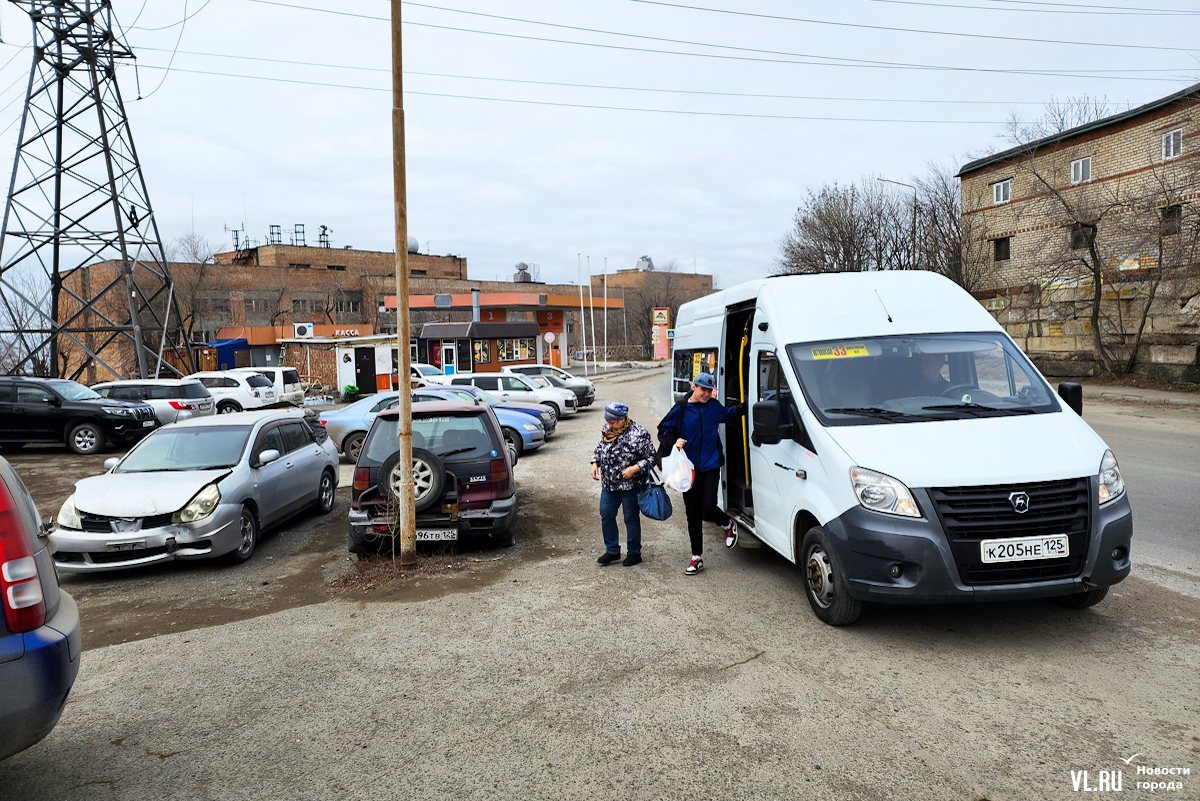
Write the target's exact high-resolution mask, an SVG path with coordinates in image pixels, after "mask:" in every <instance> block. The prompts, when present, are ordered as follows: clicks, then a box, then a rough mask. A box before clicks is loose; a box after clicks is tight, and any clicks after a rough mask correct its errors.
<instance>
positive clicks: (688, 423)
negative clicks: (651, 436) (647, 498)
mask: <svg viewBox="0 0 1200 801" xmlns="http://www.w3.org/2000/svg"><path fill="white" fill-rule="evenodd" d="M743 409H744V407H743V406H742V404H738V405H737V406H730V407H729V408H728V409H726V408H725V407H724V406H722V405H721V402H720V401H718V400H717V399H716V398H709V400H708V402H707V403H688V402H687V401H684V402H682V403H677V404H675V405H674V406H672V407H671V411H669V412H667V416H666V417H664V418H663V419H662V421H661V422H660V423H659V424H658V441H659V444H660V452H662V453H664V454H666V453H670V449H671V448H673V447H675V440H677V439H679V438H680V437H683V438H684V439H686V440H687V444H686V445H684V446H683V452H684V453H685V454H687V458H689V459H691V461H692V464H693V465H695V466H696V472H697V473H705V472H708V471H709V470H716V469H718V468H720V466H721V462H722V459H721V439H720V436H719V435H718V430H717V426H719V425H721V423H727V422H729V421H730V420H735V419H737V417H738V416H739V415H741V414H742V412H743Z"/></svg>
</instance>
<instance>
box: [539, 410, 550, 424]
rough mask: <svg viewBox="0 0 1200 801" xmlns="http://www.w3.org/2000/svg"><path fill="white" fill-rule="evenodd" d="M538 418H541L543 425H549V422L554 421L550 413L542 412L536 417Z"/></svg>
mask: <svg viewBox="0 0 1200 801" xmlns="http://www.w3.org/2000/svg"><path fill="white" fill-rule="evenodd" d="M538 417H540V418H541V420H542V422H543V423H549V422H550V421H551V420H553V419H554V416H553V415H551V414H550V412H542V413H541V414H539V415H538Z"/></svg>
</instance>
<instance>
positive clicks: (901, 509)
mask: <svg viewBox="0 0 1200 801" xmlns="http://www.w3.org/2000/svg"><path fill="white" fill-rule="evenodd" d="M850 483H851V484H852V485H853V486H854V496H855V497H856V498H858V502H859V503H860V504H862V506H863V507H864V508H866V509H870V510H871V511H872V512H883V513H884V514H889V515H901V516H903V517H920V516H921V512H920V510H919V509H917V502H916V501H915V500H913V496H912V493H911V492H909V491H908V487H906V486H904V485H903V484H901V483H900V482H899V481H897V480H896V479H894V478H892V477H891V476H885V475H884V474H883V473H876V472H875V471H874V470H866V469H864V468H862V467H852V468H850Z"/></svg>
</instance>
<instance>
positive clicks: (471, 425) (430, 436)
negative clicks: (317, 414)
mask: <svg viewBox="0 0 1200 801" xmlns="http://www.w3.org/2000/svg"><path fill="white" fill-rule="evenodd" d="M397 428H398V427H397V425H396V421H395V420H394V419H385V420H378V421H376V423H375V425H373V426H371V432H370V435H369V436H368V440H367V443H366V447H365V449H364V453H365V454H366V456H367V458H368V459H369V460H370V461H372V462H375V463H376V464H381V463H382V462H383V460H384V459H386V458H388V457H389V456H391V455H392V454H393V453H395V452H396V451H397V450H398V449H399V447H400V446H399V440H398V439H397ZM412 430H413V443H412V446H413V447H414V448H424V449H425V450H428V451H432V452H433V453H434V454H435V455H437V456H441V457H446V458H447V459H448V460H449V461H454V462H459V461H463V462H469V461H478V460H479V459H488V458H491V459H495V458H498V457H499V454H500V451H499V449H498V448H499V446H498V445H497V444H496V442H495V441H494V440H493V438H492V428H491V426H490V425H488V422H487V420H486V418H485V417H484V416H483V415H482V414H449V415H438V416H432V417H417V416H414V417H413V421H412Z"/></svg>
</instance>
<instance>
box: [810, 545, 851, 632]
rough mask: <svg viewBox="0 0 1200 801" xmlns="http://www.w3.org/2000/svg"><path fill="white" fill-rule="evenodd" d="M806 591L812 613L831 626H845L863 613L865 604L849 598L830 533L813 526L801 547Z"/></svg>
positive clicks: (843, 573)
mask: <svg viewBox="0 0 1200 801" xmlns="http://www.w3.org/2000/svg"><path fill="white" fill-rule="evenodd" d="M800 553H801V560H800V569H801V570H803V571H804V592H805V594H806V595H808V605H809V606H811V607H812V610H813V614H815V615H816V616H817V617H819V618H820V619H821V620H823V621H824V622H826V623H828V624H829V625H831V626H846V625H849V624H850V623H853V622H854V621H856V620H858V616H859V615H860V614H862V606H863V605H862V601H860V600H858V599H857V598H852V597H851V596H850V590H849V588H848V587H847V585H846V574H845V571H843V570H842V564H841V562H840V561H839V560H838V557H837V554H836V553H835V552H834V550H833V546H832V544H831V543H830V539H829V532H828V531H826V530H825V529H824V528H822V527H821V526H813V527H812V528H810V529H809V530H808V532H807V533H806V534H805V535H804V540H803V541H802V542H801V544H800Z"/></svg>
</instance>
